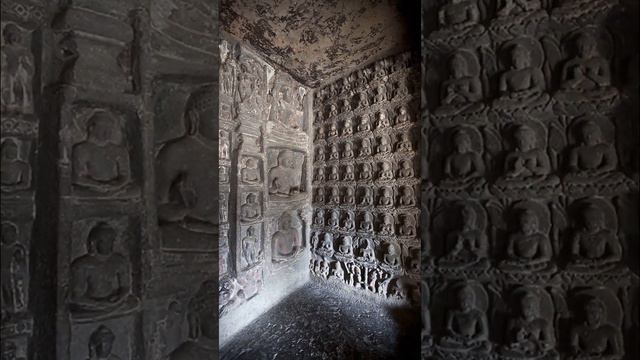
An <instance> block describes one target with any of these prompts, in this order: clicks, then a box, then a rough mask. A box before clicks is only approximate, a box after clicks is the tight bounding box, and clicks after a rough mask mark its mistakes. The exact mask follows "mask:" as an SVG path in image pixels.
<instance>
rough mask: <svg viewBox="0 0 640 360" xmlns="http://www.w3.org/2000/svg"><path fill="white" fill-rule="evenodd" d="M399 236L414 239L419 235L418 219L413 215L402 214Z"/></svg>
mask: <svg viewBox="0 0 640 360" xmlns="http://www.w3.org/2000/svg"><path fill="white" fill-rule="evenodd" d="M399 218H400V226H399V228H398V235H400V236H402V237H414V236H416V235H417V233H418V232H417V230H416V218H415V216H413V215H412V214H401V215H400V216H399Z"/></svg>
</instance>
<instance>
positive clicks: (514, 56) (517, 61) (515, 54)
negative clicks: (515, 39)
mask: <svg viewBox="0 0 640 360" xmlns="http://www.w3.org/2000/svg"><path fill="white" fill-rule="evenodd" d="M511 61H512V62H513V66H514V67H515V68H516V69H524V68H527V67H529V66H531V52H530V51H529V50H528V49H527V48H526V47H525V46H523V45H520V44H518V45H516V46H514V47H513V50H512V51H511Z"/></svg>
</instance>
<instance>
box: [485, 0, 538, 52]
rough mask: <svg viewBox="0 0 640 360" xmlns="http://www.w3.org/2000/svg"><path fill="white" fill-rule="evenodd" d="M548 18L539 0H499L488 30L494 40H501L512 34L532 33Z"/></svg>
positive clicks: (510, 36)
mask: <svg viewBox="0 0 640 360" xmlns="http://www.w3.org/2000/svg"><path fill="white" fill-rule="evenodd" d="M548 18H549V15H548V14H547V13H546V11H545V10H544V9H543V6H542V1H541V0H499V1H498V2H497V4H496V17H495V18H494V19H493V20H491V25H490V26H489V30H490V31H491V32H492V34H493V37H494V38H496V39H498V40H496V41H500V42H502V41H504V40H507V39H509V38H512V37H513V36H514V35H522V34H525V33H526V34H530V35H534V34H535V33H536V31H537V30H538V27H539V26H541V25H542V24H541V23H542V22H543V21H545V20H547V19H548Z"/></svg>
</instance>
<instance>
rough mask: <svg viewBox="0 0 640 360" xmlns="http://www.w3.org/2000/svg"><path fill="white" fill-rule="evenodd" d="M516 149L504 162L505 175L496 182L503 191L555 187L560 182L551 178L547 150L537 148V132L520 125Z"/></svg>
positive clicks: (515, 136) (515, 138)
mask: <svg viewBox="0 0 640 360" xmlns="http://www.w3.org/2000/svg"><path fill="white" fill-rule="evenodd" d="M513 137H514V140H515V141H514V143H515V147H514V148H513V149H512V150H511V152H509V154H507V156H506V159H505V161H504V175H503V176H502V177H500V178H498V179H497V180H496V182H495V184H496V186H497V187H498V188H501V189H517V190H520V189H526V188H530V187H532V186H554V185H558V184H559V183H560V180H559V179H558V178H557V177H555V176H551V175H550V173H551V162H550V160H549V156H548V155H547V152H546V151H545V149H542V148H540V147H537V139H536V132H535V131H534V130H533V129H532V128H530V127H528V126H526V125H520V126H519V127H518V128H517V129H516V131H515V133H514V135H513Z"/></svg>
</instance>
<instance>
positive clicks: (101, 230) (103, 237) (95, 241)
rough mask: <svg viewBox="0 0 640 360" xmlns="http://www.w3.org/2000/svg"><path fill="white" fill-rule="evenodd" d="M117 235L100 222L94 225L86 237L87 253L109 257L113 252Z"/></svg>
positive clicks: (109, 227)
mask: <svg viewBox="0 0 640 360" xmlns="http://www.w3.org/2000/svg"><path fill="white" fill-rule="evenodd" d="M116 237H117V233H116V231H115V229H114V228H113V227H111V225H109V224H107V223H105V222H101V223H98V224H96V225H95V226H94V227H93V228H92V229H91V231H89V236H88V237H87V251H88V252H89V253H90V254H91V253H92V252H93V251H95V252H96V253H97V254H99V255H110V254H111V253H112V252H113V244H114V243H115V240H116Z"/></svg>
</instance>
